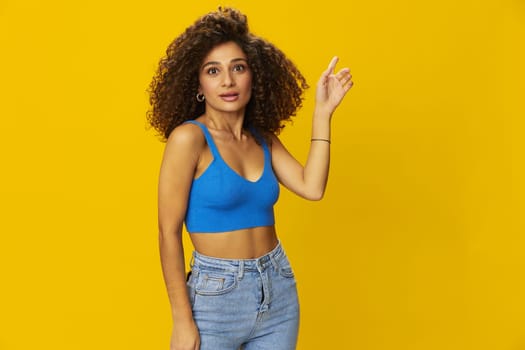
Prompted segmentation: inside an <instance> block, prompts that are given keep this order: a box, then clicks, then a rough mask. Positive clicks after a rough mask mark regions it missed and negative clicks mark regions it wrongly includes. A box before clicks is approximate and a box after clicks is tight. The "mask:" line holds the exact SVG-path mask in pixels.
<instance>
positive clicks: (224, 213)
mask: <svg viewBox="0 0 525 350" xmlns="http://www.w3.org/2000/svg"><path fill="white" fill-rule="evenodd" d="M187 123H191V124H195V125H198V126H199V127H200V128H201V129H202V132H203V133H204V137H205V138H206V142H207V144H208V147H209V148H210V151H211V153H212V155H213V160H212V161H211V163H210V164H209V166H208V168H206V170H205V171H204V172H203V173H202V174H201V175H200V176H199V177H198V178H196V179H194V180H193V183H192V185H191V189H190V194H189V199H188V207H187V210H186V219H185V222H186V228H187V230H188V232H190V233H194V232H199V233H219V232H225V231H234V230H240V229H245V228H251V227H258V226H270V225H273V224H274V223H275V219H274V213H273V205H274V204H275V202H276V201H277V198H278V197H279V183H278V182H277V178H276V177H275V174H274V172H273V169H272V162H271V154H270V151H269V149H268V146H267V145H266V142H264V140H263V139H262V138H259V137H257V139H258V140H259V142H260V143H261V145H262V148H263V151H264V169H263V172H262V175H261V177H260V178H259V179H258V180H257V181H250V180H247V179H245V178H244V177H242V176H241V175H239V174H238V173H237V172H235V171H234V170H233V169H232V168H230V166H229V165H228V164H226V162H225V161H224V160H223V159H222V157H221V155H220V154H219V151H218V149H217V146H216V145H215V143H214V142H213V138H212V137H211V134H210V132H209V131H208V129H207V128H206V126H205V125H204V124H202V123H200V122H197V121H195V120H190V121H187Z"/></svg>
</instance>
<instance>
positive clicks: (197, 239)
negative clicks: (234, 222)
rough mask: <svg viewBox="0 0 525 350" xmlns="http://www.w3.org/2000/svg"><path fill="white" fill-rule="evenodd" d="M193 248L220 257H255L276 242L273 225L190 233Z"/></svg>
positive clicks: (269, 248)
mask: <svg viewBox="0 0 525 350" xmlns="http://www.w3.org/2000/svg"><path fill="white" fill-rule="evenodd" d="M190 237H191V241H192V243H193V247H194V248H195V250H196V251H197V252H198V253H200V254H203V255H207V256H212V257H215V258H222V259H255V258H259V257H261V256H263V255H265V254H266V253H269V252H271V251H272V250H273V249H274V248H275V247H276V246H277V243H278V240H277V234H276V232H275V226H260V227H254V228H248V229H242V230H236V231H228V232H221V233H191V234H190Z"/></svg>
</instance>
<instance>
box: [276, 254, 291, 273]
mask: <svg viewBox="0 0 525 350" xmlns="http://www.w3.org/2000/svg"><path fill="white" fill-rule="evenodd" d="M278 264H279V273H280V275H281V276H283V277H286V278H293V277H294V273H293V270H292V267H291V265H290V262H289V261H288V258H287V257H286V256H283V257H282V258H281V259H280V260H279V262H278Z"/></svg>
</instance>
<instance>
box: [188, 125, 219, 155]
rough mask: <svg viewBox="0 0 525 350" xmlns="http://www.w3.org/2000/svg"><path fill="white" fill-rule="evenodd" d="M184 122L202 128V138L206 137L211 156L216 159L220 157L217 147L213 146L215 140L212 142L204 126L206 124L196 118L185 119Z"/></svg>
mask: <svg viewBox="0 0 525 350" xmlns="http://www.w3.org/2000/svg"><path fill="white" fill-rule="evenodd" d="M184 123H190V124H194V125H197V126H198V127H200V128H201V130H202V133H203V134H204V138H205V139H206V143H207V144H208V147H210V151H211V154H212V155H213V158H216V159H220V158H221V155H220V154H219V150H218V149H217V146H215V142H213V138H212V137H211V134H210V132H209V130H208V128H207V127H206V125H204V124H202V123H201V122H198V121H196V120H187V121H185V122H184Z"/></svg>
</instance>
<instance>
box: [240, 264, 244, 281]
mask: <svg viewBox="0 0 525 350" xmlns="http://www.w3.org/2000/svg"><path fill="white" fill-rule="evenodd" d="M243 277H244V261H242V260H240V261H239V281H240V280H242V278H243Z"/></svg>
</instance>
